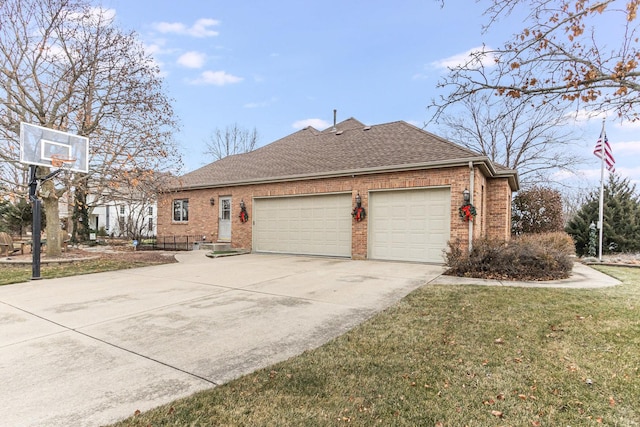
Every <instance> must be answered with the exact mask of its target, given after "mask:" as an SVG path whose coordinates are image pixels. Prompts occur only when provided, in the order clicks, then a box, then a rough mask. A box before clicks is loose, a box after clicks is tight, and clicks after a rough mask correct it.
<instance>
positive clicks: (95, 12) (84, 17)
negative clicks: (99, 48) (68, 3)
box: [67, 7, 116, 25]
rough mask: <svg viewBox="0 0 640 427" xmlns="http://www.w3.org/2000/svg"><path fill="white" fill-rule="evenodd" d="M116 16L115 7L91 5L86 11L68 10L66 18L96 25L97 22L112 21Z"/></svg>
mask: <svg viewBox="0 0 640 427" xmlns="http://www.w3.org/2000/svg"><path fill="white" fill-rule="evenodd" d="M115 17H116V10H115V9H108V8H103V7H92V8H89V9H88V11H87V12H86V13H78V12H70V13H69V14H68V15H67V18H68V19H69V20H71V21H78V22H82V21H86V22H88V23H91V24H93V25H97V24H98V23H100V22H102V23H105V22H106V23H107V24H111V23H113V20H114V19H115Z"/></svg>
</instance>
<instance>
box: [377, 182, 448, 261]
mask: <svg viewBox="0 0 640 427" xmlns="http://www.w3.org/2000/svg"><path fill="white" fill-rule="evenodd" d="M450 199H451V197H450V190H449V189H448V188H437V189H420V190H402V191H385V192H373V193H371V194H370V197H369V257H370V258H372V259H385V260H395V261H419V262H437V263H441V262H443V256H442V251H443V249H445V248H446V245H447V242H448V240H449V236H450V221H451V218H450V216H451V215H450Z"/></svg>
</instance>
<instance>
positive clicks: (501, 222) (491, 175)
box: [158, 118, 519, 263]
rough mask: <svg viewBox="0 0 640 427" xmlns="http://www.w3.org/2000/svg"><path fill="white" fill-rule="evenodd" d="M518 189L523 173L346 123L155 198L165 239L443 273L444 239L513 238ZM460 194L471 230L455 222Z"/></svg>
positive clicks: (420, 134) (412, 137) (285, 141)
mask: <svg viewBox="0 0 640 427" xmlns="http://www.w3.org/2000/svg"><path fill="white" fill-rule="evenodd" d="M518 185H519V184H518V176H517V173H516V171H514V170H511V169H506V168H504V167H502V166H500V165H497V164H494V163H493V162H491V160H490V159H489V158H488V157H486V156H482V155H480V154H478V153H476V152H473V151H471V150H468V149H466V148H463V147H461V146H458V145H456V144H453V143H451V142H449V141H446V140H445V139H443V138H440V137H438V136H436V135H433V134H431V133H428V132H426V131H423V130H421V129H419V128H417V127H415V126H412V125H410V124H408V123H406V122H402V121H398V122H392V123H386V124H380V125H374V126H365V125H364V124H362V123H360V122H359V121H357V120H355V119H353V118H350V119H348V120H345V121H343V122H341V123H338V124H336V125H334V126H333V127H330V128H328V129H326V130H324V131H318V130H316V129H314V128H313V127H307V128H305V129H302V130H300V131H298V132H295V133H293V134H291V135H289V136H286V137H284V138H282V139H280V140H277V141H275V142H273V143H271V144H269V145H266V146H264V147H261V148H259V149H257V150H254V151H252V152H250V153H245V154H238V155H233V156H229V157H226V158H224V159H221V160H218V161H216V162H214V163H211V164H209V165H206V166H204V167H202V168H200V169H197V170H195V171H193V172H190V173H187V174H186V175H184V176H182V177H181V178H180V179H179V182H178V183H177V184H175V185H173V186H172V188H170V189H168V190H167V191H165V192H164V193H162V194H160V198H159V203H158V235H159V236H185V235H192V236H202V238H203V239H205V240H207V241H213V242H230V243H231V245H232V246H233V247H234V248H245V249H250V250H252V251H254V252H272V253H287V254H308V255H324V256H339V257H351V258H353V259H381V260H402V261H417V262H433V263H442V262H443V250H444V249H445V248H446V246H447V242H448V241H449V240H456V239H460V240H461V241H462V242H463V243H464V244H468V243H472V239H473V238H477V237H479V236H488V237H495V238H503V239H508V238H509V236H510V228H511V195H512V192H513V191H517V190H518ZM465 190H468V192H469V198H470V202H471V203H472V204H473V205H474V207H475V208H476V212H477V215H476V217H475V218H474V219H473V221H465V220H464V219H462V218H461V217H460V215H459V208H460V207H461V206H462V205H464V204H465V202H464V195H463V193H464V191H465ZM358 200H359V201H360V203H361V207H363V208H364V212H365V213H366V216H365V217H364V218H363V219H362V218H360V219H361V220H360V221H358V220H357V219H356V217H354V215H353V213H354V208H355V207H356V203H357V201H358ZM241 206H244V207H245V209H246V212H247V213H248V216H249V220H248V221H246V222H243V221H242V218H241V216H240V213H241Z"/></svg>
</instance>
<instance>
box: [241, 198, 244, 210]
mask: <svg viewBox="0 0 640 427" xmlns="http://www.w3.org/2000/svg"><path fill="white" fill-rule="evenodd" d="M244 207H245V206H244V200H240V209H244Z"/></svg>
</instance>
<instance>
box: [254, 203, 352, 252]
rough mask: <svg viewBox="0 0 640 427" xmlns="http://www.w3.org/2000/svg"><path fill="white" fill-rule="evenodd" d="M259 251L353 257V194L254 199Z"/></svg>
mask: <svg viewBox="0 0 640 427" xmlns="http://www.w3.org/2000/svg"><path fill="white" fill-rule="evenodd" d="M253 206H254V219H255V220H254V226H253V248H254V250H255V251H256V252H276V253H287V254H304V255H328V256H345V257H351V221H352V219H351V194H330V195H324V196H300V197H277V198H269V199H255V201H254V204H253Z"/></svg>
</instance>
